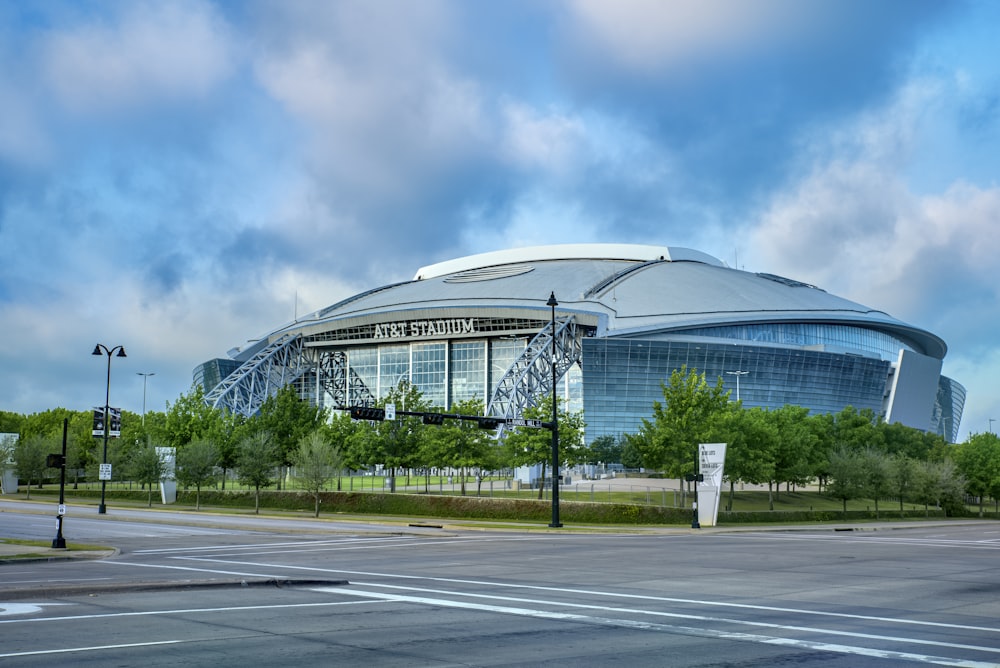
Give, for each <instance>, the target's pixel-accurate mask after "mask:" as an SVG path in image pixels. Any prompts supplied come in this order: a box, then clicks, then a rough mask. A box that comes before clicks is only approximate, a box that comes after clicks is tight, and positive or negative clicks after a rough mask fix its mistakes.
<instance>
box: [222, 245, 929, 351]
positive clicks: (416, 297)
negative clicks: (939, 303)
mask: <svg viewBox="0 0 1000 668" xmlns="http://www.w3.org/2000/svg"><path fill="white" fill-rule="evenodd" d="M553 292H554V293H555V295H556V298H557V299H558V301H559V307H558V310H559V311H566V312H573V313H576V314H578V316H581V317H584V318H586V319H589V320H590V321H592V322H593V323H595V327H596V333H597V335H598V336H615V337H618V336H624V337H635V336H643V337H644V336H650V335H659V334H667V333H671V332H678V331H680V330H684V329H691V328H697V327H712V326H724V325H739V324H768V323H823V324H842V325H855V326H859V327H864V328H869V329H875V330H878V331H883V332H886V333H888V334H891V335H892V336H894V337H896V338H898V339H900V340H902V341H904V342H906V343H907V344H908V345H910V346H911V347H912V348H913V349H914V350H916V351H917V352H920V353H923V354H926V355H929V356H931V357H936V358H939V359H941V358H943V357H944V355H945V353H946V352H947V347H946V345H945V343H944V341H943V340H942V339H940V338H939V337H937V336H936V335H934V334H932V333H930V332H928V331H926V330H923V329H920V328H918V327H914V326H912V325H908V324H906V323H904V322H902V321H900V320H897V319H895V318H893V317H891V316H890V315H888V314H886V313H884V312H882V311H879V310H876V309H872V308H869V307H867V306H864V305H861V304H858V303H856V302H852V301H849V300H847V299H843V298H841V297H837V296H835V295H831V294H829V293H828V292H825V291H824V290H821V289H819V288H817V287H815V286H812V285H808V284H805V283H802V282H799V281H795V280H792V279H788V278H784V277H781V276H775V275H773V274H765V273H752V272H747V271H741V270H737V269H733V268H730V267H728V266H727V265H726V264H725V263H724V262H722V261H720V260H718V259H716V258H714V257H711V256H709V255H706V254H705V253H702V252H699V251H696V250H691V249H688V248H677V247H667V246H644V245H634V244H571V245H557V246H537V247H531V248H518V249H512V250H505V251H497V252H493V253H484V254H480V255H472V256H469V257H464V258H458V259H454V260H448V261H446V262H440V263H437V264H433V265H429V266H426V267H422V268H421V269H420V270H418V271H417V273H416V276H415V278H414V280H412V281H407V282H403V283H397V284H393V285H388V286H383V287H379V288H376V289H373V290H369V291H367V292H363V293H361V294H359V295H355V296H353V297H350V298H348V299H345V300H343V301H341V302H338V303H337V304H334V305H332V306H329V307H327V308H324V309H321V310H319V311H316V312H315V313H312V314H310V315H307V316H305V317H303V318H300V319H299V320H298V321H297V322H295V323H290V324H288V325H286V326H284V327H281V328H280V329H278V330H276V331H274V332H273V333H271V334H270V335H269V336H268V337H265V339H264V340H262V343H263V342H264V341H266V340H273V339H274V338H275V337H277V336H280V335H282V334H284V333H288V332H295V331H301V332H302V333H304V334H307V335H308V334H314V333H318V332H321V331H324V330H330V329H334V328H340V327H346V326H349V325H350V324H353V323H355V322H373V321H376V320H379V321H385V319H386V318H387V317H390V318H395V319H412V318H429V317H445V318H446V317H460V316H461V315H463V314H468V313H469V312H470V311H475V310H489V311H493V312H499V313H509V314H511V315H512V317H513V314H515V313H518V314H522V316H523V314H524V313H525V312H526V311H527V312H530V311H531V310H533V309H537V310H538V317H539V318H544V317H546V315H545V314H547V313H548V312H549V307H547V306H546V301H547V299H548V297H549V294H550V293H553ZM248 354H252V351H251V350H244V351H242V353H241V354H240V355H239V357H240V358H242V357H245V356H246V355H248Z"/></svg>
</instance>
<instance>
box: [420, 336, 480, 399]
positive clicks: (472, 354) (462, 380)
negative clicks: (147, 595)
mask: <svg viewBox="0 0 1000 668" xmlns="http://www.w3.org/2000/svg"><path fill="white" fill-rule="evenodd" d="M448 377H449V380H448V387H449V391H450V394H449V402H448V404H449V405H450V406H454V405H455V404H457V403H460V402H462V401H468V400H470V399H479V400H480V401H483V402H484V403H485V401H486V399H485V398H484V397H485V396H486V341H460V342H456V343H452V344H451V350H450V351H449V355H448ZM419 387H420V389H421V391H423V385H419ZM441 403H442V405H443V404H444V402H443V401H442V402H441Z"/></svg>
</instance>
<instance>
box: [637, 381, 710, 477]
mask: <svg viewBox="0 0 1000 668" xmlns="http://www.w3.org/2000/svg"><path fill="white" fill-rule="evenodd" d="M661 387H662V388H663V403H660V402H659V401H655V402H653V419H652V421H650V420H646V419H643V421H642V429H641V432H642V434H643V438H642V439H641V440H640V441H638V443H639V444H640V445H641V447H642V448H643V453H642V459H643V462H644V463H645V465H646V466H647V467H649V468H656V469H660V470H663V471H665V472H666V473H667V474H668V475H669V476H671V477H674V478H683V477H684V475H685V474H689V473H693V472H694V466H695V465H694V462H695V457H696V455H697V449H698V444H699V443H710V442H713V441H715V440H717V439H716V438H715V437H714V434H715V433H716V432H717V430H718V423H719V421H720V419H721V417H722V416H723V415H724V414H725V412H726V411H727V410H728V403H729V393H728V392H727V391H726V390H724V389H723V387H722V378H719V379H718V380H717V381H716V384H715V385H714V386H711V385H709V384H708V382H707V381H706V380H705V374H704V373H698V371H697V369H691V370H688V368H687V367H686V366H684V367H681V368H680V369H678V370H675V371H674V372H673V373H671V374H670V383H669V384H662V383H661Z"/></svg>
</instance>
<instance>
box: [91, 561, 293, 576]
mask: <svg viewBox="0 0 1000 668" xmlns="http://www.w3.org/2000/svg"><path fill="white" fill-rule="evenodd" d="M97 563H100V564H104V565H107V566H134V567H135V568H164V569H167V570H174V571H195V572H197V573H215V574H217V575H241V576H244V577H252V578H277V577H281V576H280V575H274V574H273V573H245V572H243V571H220V570H213V569H210V568H191V567H188V566H165V565H161V564H133V563H131V562H128V561H113V562H110V561H109V562H105V561H100V562H97ZM229 563H236V562H229Z"/></svg>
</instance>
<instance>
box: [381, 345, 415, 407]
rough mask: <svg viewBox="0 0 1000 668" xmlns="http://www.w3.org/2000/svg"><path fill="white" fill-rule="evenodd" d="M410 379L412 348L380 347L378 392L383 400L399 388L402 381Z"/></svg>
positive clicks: (398, 346)
mask: <svg viewBox="0 0 1000 668" xmlns="http://www.w3.org/2000/svg"><path fill="white" fill-rule="evenodd" d="M409 379H410V346H407V345H396V346H379V347H378V392H377V393H376V396H377V397H379V398H381V397H384V396H385V395H387V394H389V390H391V389H392V388H394V387H398V386H399V383H400V381H403V380H409Z"/></svg>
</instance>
